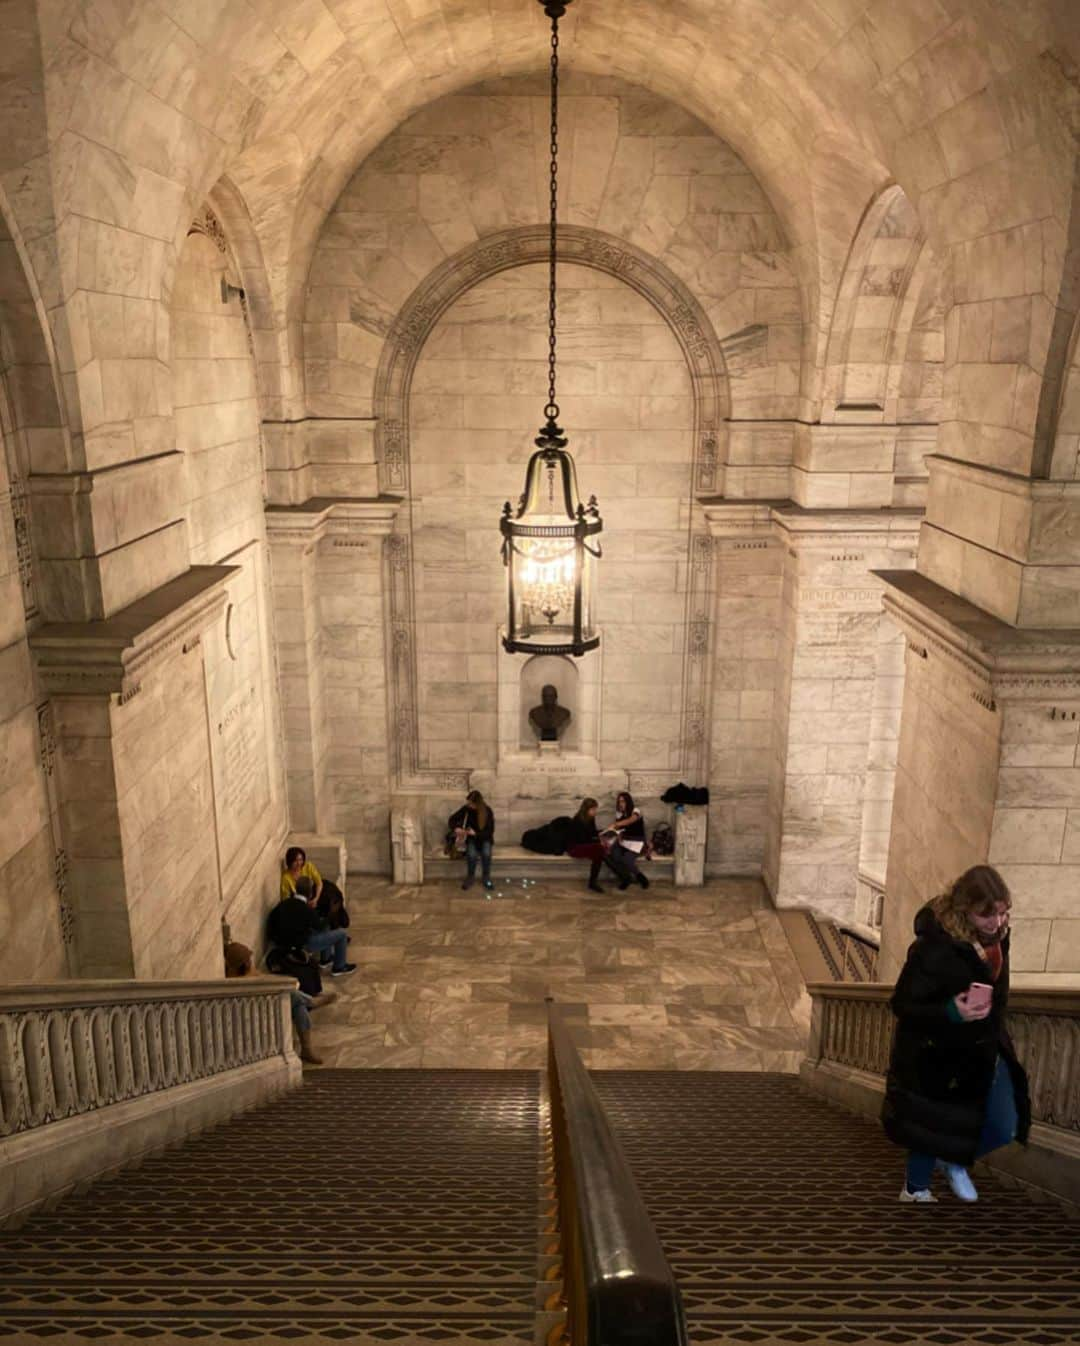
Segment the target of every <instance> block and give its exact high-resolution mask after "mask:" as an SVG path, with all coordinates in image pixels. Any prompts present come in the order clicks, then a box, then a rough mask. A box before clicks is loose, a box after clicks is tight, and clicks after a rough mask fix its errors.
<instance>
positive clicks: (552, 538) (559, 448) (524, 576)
mask: <svg viewBox="0 0 1080 1346" xmlns="http://www.w3.org/2000/svg"><path fill="white" fill-rule="evenodd" d="M539 3H540V4H541V5H542V6H543V10H544V13H545V14H546V15H547V16H548V18H549V19H550V20H551V165H550V168H551V194H550V207H551V212H550V245H549V249H548V262H549V281H548V396H547V404H546V405H545V407H544V417H545V423H544V425H543V426H541V428H540V432H539V434H538V435H537V438H536V440H535V443H536V447H537V452H536V453H534V454H533V455H532V457H531V458H530V459H529V465H528V467H527V468H526V472H525V490H524V491H523V492H522V495H521V498H520V500H519V502H518V507H517V510H516V511H514V510H513V509H512V508H511V505H510V502H509V501H507V502H506V504H505V505H504V506H503V513H502V519H501V521H500V529H501V531H502V538H503V544H502V557H503V564H504V565H505V566H506V572H507V586H506V587H507V605H508V616H507V623H506V633H505V635H504V636H503V646H504V647H505V648H506V649H507V650H508V651H510V652H511V653H524V654H571V655H574V656H575V657H578V658H579V657H580V656H581V655H583V654H586V653H587V652H588V651H589V650H595V649H596V648H597V646H598V645H599V644H600V635H599V632H598V631H597V630H596V624H595V595H594V589H595V571H596V562H597V561H599V559H600V557H601V555H602V552H601V548H600V544H599V542H598V541H596V539H597V538H598V536H599V534H600V533H601V532H602V531H603V527H604V525H603V521H602V520H601V518H600V510H599V506H598V505H597V503H596V497H595V496H590V498H589V502H588V504H587V505H583V504H582V503H581V499H580V497H579V495H578V488H577V471H576V469H575V467H574V460H573V458H572V457H571V455H570V454H569V453H568V452H567V451H566V445H567V442H568V441H567V438H566V435H565V434H564V432H563V430H562V428H561V427H560V426H559V424H558V418H559V405H558V403H557V401H556V400H555V394H556V344H557V324H556V313H557V300H558V295H557V286H556V265H557V261H558V228H557V215H558V200H559V179H558V168H559V20H560V19H561V18H562V17H563V15H564V14H565V13H566V6H567V5H568V4H570V3H571V0H539Z"/></svg>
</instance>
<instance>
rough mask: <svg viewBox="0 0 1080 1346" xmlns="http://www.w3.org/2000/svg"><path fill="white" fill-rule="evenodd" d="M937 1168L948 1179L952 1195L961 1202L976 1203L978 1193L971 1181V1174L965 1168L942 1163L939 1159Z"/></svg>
mask: <svg viewBox="0 0 1080 1346" xmlns="http://www.w3.org/2000/svg"><path fill="white" fill-rule="evenodd" d="M937 1167H938V1168H939V1169H941V1171H942V1173H944V1174H945V1176H946V1178H948V1180H949V1186H950V1187H951V1188H952V1189H953V1194H954V1195H955V1196H958V1197H959V1198H960V1200H961V1201H978V1199H979V1193H978V1192H977V1191H976V1190H975V1184H974V1183H973V1182H972V1181H971V1174H970V1173H969V1172H968V1171H967V1169H966V1168H962V1167H961V1166H960V1165H959V1164H946V1163H943V1162H942V1161H941V1160H940V1159H939V1160H938V1163H937Z"/></svg>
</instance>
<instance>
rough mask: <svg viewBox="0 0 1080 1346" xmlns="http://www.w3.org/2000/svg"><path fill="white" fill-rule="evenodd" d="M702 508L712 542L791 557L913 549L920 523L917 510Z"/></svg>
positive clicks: (733, 503) (773, 503)
mask: <svg viewBox="0 0 1080 1346" xmlns="http://www.w3.org/2000/svg"><path fill="white" fill-rule="evenodd" d="M702 506H703V508H704V512H705V519H706V521H707V523H708V525H709V532H710V533H711V534H712V536H713V537H715V538H735V539H737V538H751V537H752V538H756V539H758V540H759V541H761V540H765V541H769V540H772V541H777V542H783V543H784V544H785V545H786V546H787V547H789V548H791V549H792V550H793V551H801V550H807V551H833V550H835V549H836V548H838V547H841V548H848V549H849V548H851V547H859V546H864V547H881V546H883V545H888V544H889V543H890V542H895V543H898V544H899V545H901V546H910V547H911V548H912V549H914V548H915V547H916V546H917V544H918V539H919V525H920V524H921V523H922V520H923V511H922V510H918V509H889V510H884V509H881V510H860V509H805V508H804V507H803V506H802V505H796V504H793V503H792V502H790V501H787V500H745V501H737V500H705V501H702ZM851 559H852V560H855V559H858V558H855V557H852V558H851Z"/></svg>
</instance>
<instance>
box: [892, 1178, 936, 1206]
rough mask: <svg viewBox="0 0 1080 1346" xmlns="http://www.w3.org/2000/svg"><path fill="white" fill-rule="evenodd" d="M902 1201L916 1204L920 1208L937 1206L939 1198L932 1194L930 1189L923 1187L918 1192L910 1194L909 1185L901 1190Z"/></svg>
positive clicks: (905, 1185)
mask: <svg viewBox="0 0 1080 1346" xmlns="http://www.w3.org/2000/svg"><path fill="white" fill-rule="evenodd" d="M900 1200H901V1201H902V1202H914V1203H915V1204H916V1205H919V1206H931V1205H936V1204H937V1197H936V1196H935V1195H934V1194H933V1192H931V1190H930V1188H929V1187H921V1188H920V1189H919V1190H918V1191H917V1192H909V1191H908V1188H907V1183H904V1185H903V1187H901V1188H900Z"/></svg>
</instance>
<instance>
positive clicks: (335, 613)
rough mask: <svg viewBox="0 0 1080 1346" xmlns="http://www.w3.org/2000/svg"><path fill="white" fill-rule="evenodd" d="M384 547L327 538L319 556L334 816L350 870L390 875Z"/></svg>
mask: <svg viewBox="0 0 1080 1346" xmlns="http://www.w3.org/2000/svg"><path fill="white" fill-rule="evenodd" d="M383 552H384V540H383V538H382V537H381V536H378V535H374V536H373V535H356V534H349V535H347V536H336V537H329V538H326V539H325V540H324V541H323V542H322V543H321V544H320V547H319V555H318V575H319V578H318V586H319V597H318V610H319V615H320V620H321V623H322V639H321V644H320V648H321V652H322V658H323V661H324V673H323V677H324V686H325V697H326V743H327V748H326V764H325V770H326V793H327V801H328V815H327V817H326V822H325V824H323V825H322V826H321V829H320V830H323V831H328V832H333V833H338V834H341V835H342V836H344V837H345V843H346V846H347V847H348V853H349V865H350V868H352V869H356V870H360V871H362V872H366V873H388V872H389V870H390V863H391V857H390V830H389V825H388V820H389V801H390V783H389V753H390V746H389V741H388V739H389V735H390V734H391V732H392V730H391V727H390V724H389V719H388V715H387V704H386V678H387V673H386V642H385V635H384V615H385V614H384V606H383V604H384V599H383Z"/></svg>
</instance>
